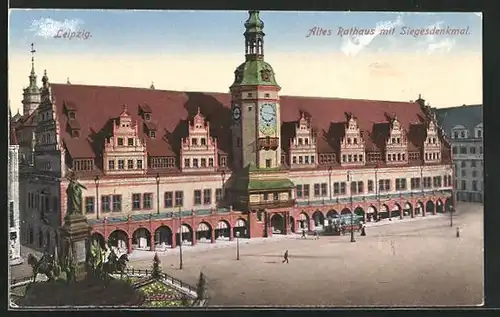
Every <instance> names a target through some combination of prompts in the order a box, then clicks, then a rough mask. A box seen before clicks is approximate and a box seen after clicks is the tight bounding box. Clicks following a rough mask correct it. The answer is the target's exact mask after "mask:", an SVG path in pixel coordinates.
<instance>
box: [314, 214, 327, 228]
mask: <svg viewBox="0 0 500 317" xmlns="http://www.w3.org/2000/svg"><path fill="white" fill-rule="evenodd" d="M312 218H313V220H314V226H315V227H317V228H323V226H324V225H325V216H324V215H323V213H322V212H321V211H320V210H316V211H315V212H314V213H313V215H312Z"/></svg>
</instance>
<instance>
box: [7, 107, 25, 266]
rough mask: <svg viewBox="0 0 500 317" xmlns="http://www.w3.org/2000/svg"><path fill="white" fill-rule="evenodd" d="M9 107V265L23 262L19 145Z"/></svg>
mask: <svg viewBox="0 0 500 317" xmlns="http://www.w3.org/2000/svg"><path fill="white" fill-rule="evenodd" d="M10 119H11V116H10V107H9V120H7V124H8V128H7V131H8V133H9V135H8V140H9V154H8V172H7V175H8V176H7V181H8V184H9V185H8V190H7V200H8V210H9V216H8V219H9V260H10V264H11V265H15V264H20V263H22V262H23V260H22V258H21V240H20V236H19V231H20V229H19V228H20V225H19V145H18V144H17V139H16V133H15V130H14V127H13V126H11V125H10V121H11V120H10Z"/></svg>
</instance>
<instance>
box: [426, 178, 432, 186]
mask: <svg viewBox="0 0 500 317" xmlns="http://www.w3.org/2000/svg"><path fill="white" fill-rule="evenodd" d="M431 187H432V178H430V177H424V188H431Z"/></svg>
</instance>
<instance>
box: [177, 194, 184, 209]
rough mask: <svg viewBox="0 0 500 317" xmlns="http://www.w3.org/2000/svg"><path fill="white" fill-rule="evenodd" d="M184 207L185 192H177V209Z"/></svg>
mask: <svg viewBox="0 0 500 317" xmlns="http://www.w3.org/2000/svg"><path fill="white" fill-rule="evenodd" d="M183 205H184V192H183V191H176V192H175V207H182V206H183Z"/></svg>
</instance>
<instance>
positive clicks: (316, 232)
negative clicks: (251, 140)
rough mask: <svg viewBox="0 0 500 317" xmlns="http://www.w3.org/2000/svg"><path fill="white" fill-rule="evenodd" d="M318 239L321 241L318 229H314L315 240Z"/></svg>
mask: <svg viewBox="0 0 500 317" xmlns="http://www.w3.org/2000/svg"><path fill="white" fill-rule="evenodd" d="M318 239H319V236H318V231H316V229H314V240H318Z"/></svg>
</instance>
